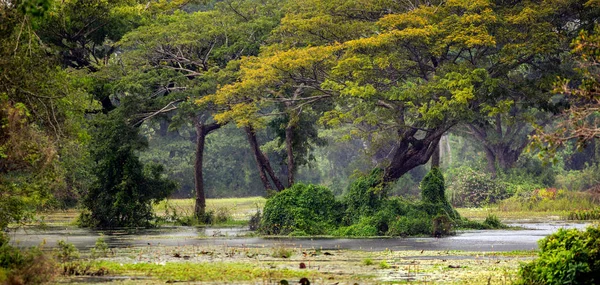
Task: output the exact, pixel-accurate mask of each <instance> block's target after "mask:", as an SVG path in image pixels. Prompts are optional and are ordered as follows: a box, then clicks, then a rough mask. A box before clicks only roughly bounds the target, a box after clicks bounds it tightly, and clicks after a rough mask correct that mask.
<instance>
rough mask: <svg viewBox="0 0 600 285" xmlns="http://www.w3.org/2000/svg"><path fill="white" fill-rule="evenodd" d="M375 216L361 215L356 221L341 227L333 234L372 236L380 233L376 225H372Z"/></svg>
mask: <svg viewBox="0 0 600 285" xmlns="http://www.w3.org/2000/svg"><path fill="white" fill-rule="evenodd" d="M374 221H375V218H369V217H362V218H361V219H360V220H359V222H358V223H356V224H353V225H350V226H347V227H341V228H339V229H338V230H337V231H336V232H334V235H337V236H351V237H372V236H377V235H380V233H379V232H378V230H377V227H376V226H375V225H373V223H374Z"/></svg>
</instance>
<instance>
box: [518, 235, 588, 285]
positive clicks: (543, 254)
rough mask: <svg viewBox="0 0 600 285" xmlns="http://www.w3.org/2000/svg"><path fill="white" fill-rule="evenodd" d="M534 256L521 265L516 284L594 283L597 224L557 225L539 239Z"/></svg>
mask: <svg viewBox="0 0 600 285" xmlns="http://www.w3.org/2000/svg"><path fill="white" fill-rule="evenodd" d="M539 246H540V252H539V257H538V259H536V260H534V261H533V262H531V263H528V264H525V265H522V266H521V268H520V270H519V275H520V277H521V279H520V280H519V281H518V282H517V284H548V285H550V284H598V282H599V281H600V227H598V226H596V227H589V228H588V229H587V230H586V231H579V230H576V229H569V230H565V229H559V230H558V232H556V233H554V234H552V235H550V236H548V237H546V238H544V239H542V240H541V241H540V242H539Z"/></svg>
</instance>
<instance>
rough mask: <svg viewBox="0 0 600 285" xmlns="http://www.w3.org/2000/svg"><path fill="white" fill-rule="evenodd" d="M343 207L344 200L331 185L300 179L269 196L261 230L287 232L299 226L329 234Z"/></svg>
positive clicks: (264, 232) (276, 233) (317, 232)
mask: <svg viewBox="0 0 600 285" xmlns="http://www.w3.org/2000/svg"><path fill="white" fill-rule="evenodd" d="M340 210H341V205H340V203H339V202H337V201H336V200H335V197H334V196H333V193H331V191H330V190H329V189H327V188H325V187H323V186H316V185H310V184H308V185H306V184H302V183H297V184H295V185H294V186H292V187H291V188H289V189H285V190H283V191H281V192H279V193H277V194H275V196H273V197H271V198H269V200H267V203H266V204H265V207H264V212H263V219H262V221H261V226H260V230H259V231H260V232H261V233H263V234H268V235H287V234H290V233H292V232H294V231H296V230H300V231H303V232H305V233H306V234H309V235H319V234H325V233H326V232H327V230H328V229H331V228H333V227H335V225H336V224H337V223H338V221H339V219H340V217H339V213H340Z"/></svg>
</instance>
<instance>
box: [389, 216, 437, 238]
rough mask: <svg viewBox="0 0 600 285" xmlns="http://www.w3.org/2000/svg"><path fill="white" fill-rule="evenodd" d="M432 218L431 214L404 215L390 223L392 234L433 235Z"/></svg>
mask: <svg viewBox="0 0 600 285" xmlns="http://www.w3.org/2000/svg"><path fill="white" fill-rule="evenodd" d="M432 226H433V225H432V220H431V217H429V216H420V217H419V216H410V217H408V216H403V217H400V218H399V219H397V220H396V221H394V222H393V223H392V224H391V225H390V230H389V232H388V233H389V235H391V236H416V235H431V233H432Z"/></svg>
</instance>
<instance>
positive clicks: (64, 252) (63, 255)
mask: <svg viewBox="0 0 600 285" xmlns="http://www.w3.org/2000/svg"><path fill="white" fill-rule="evenodd" d="M54 256H55V257H56V258H57V259H58V261H60V262H62V263H65V262H69V261H73V260H76V259H78V258H79V250H78V249H77V248H76V247H75V245H73V244H72V243H68V242H65V241H64V240H59V241H58V243H57V248H55V249H54Z"/></svg>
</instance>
